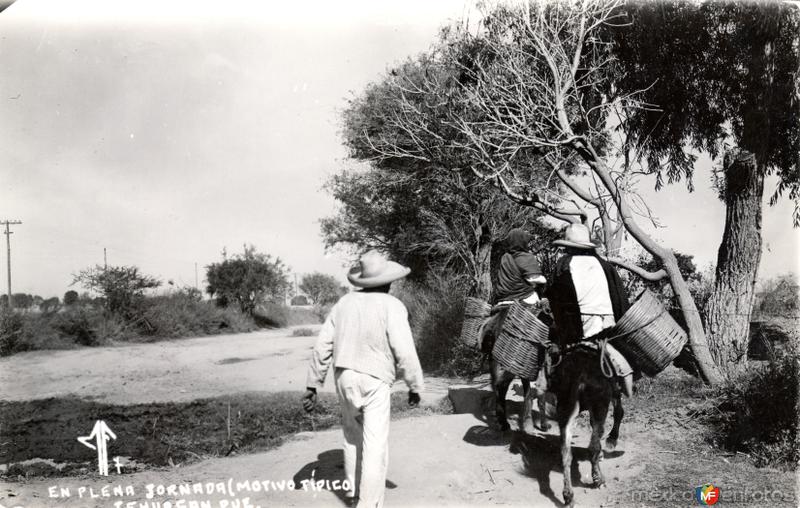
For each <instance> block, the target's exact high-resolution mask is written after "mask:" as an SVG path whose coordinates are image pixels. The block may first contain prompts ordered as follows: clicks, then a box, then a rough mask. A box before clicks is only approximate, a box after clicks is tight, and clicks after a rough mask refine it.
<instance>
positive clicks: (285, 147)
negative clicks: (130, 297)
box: [0, 0, 798, 297]
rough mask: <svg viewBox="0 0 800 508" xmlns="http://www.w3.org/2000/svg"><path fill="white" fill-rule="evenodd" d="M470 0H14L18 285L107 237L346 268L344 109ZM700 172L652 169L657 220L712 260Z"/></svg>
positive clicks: (3, 72) (143, 261)
mask: <svg viewBox="0 0 800 508" xmlns="http://www.w3.org/2000/svg"><path fill="white" fill-rule="evenodd" d="M464 12H468V11H467V10H465V3H464V0H444V1H443V0H436V1H435V2H434V1H425V0H415V1H409V0H403V1H399V0H397V1H395V0H392V1H367V0H364V1H335V2H334V1H321V0H320V1H317V0H315V1H304V2H285V1H284V2H242V1H239V2H237V1H226V2H218V1H215V2H210V1H205V2H204V1H200V2H198V1H193V2H174V1H173V2H169V1H166V0H160V1H152V0H151V1H142V0H137V1H135V2H122V1H117V2H108V1H100V0H95V1H70V2H63V1H61V0H51V1H39V0H17V2H15V3H14V4H13V5H12V6H11V7H9V8H8V9H7V10H5V11H4V12H2V13H1V14H0V37H1V39H0V138H2V139H3V143H2V145H0V220H5V219H19V220H22V221H23V224H21V225H18V226H13V231H14V234H13V235H12V282H13V286H12V289H13V291H14V292H28V293H34V294H40V295H42V296H44V297H48V296H53V295H57V296H62V295H63V293H64V292H65V291H66V290H68V289H71V288H70V286H69V284H70V283H71V281H72V274H74V273H77V272H78V271H79V270H81V269H83V268H86V267H89V266H91V265H93V264H96V263H100V264H102V262H103V248H104V247H105V248H107V252H108V262H109V264H114V265H136V266H139V267H140V268H141V269H142V270H143V271H144V272H145V273H148V274H151V275H155V276H158V277H160V278H161V279H162V280H165V281H166V280H168V279H172V280H174V281H175V282H176V284H178V285H194V283H195V268H194V267H195V263H197V264H198V266H199V272H200V273H199V277H200V285H201V287H202V286H203V280H202V279H203V272H204V266H206V265H208V264H209V263H212V262H215V261H218V260H220V259H221V256H220V252H221V251H222V249H223V248H226V249H227V251H228V252H229V253H235V252H240V251H241V249H242V245H243V244H244V243H249V244H253V245H255V246H256V248H257V249H258V250H259V251H261V252H266V253H269V254H272V255H274V256H279V257H280V258H281V259H283V260H284V262H285V263H286V264H288V265H289V266H290V267H291V268H292V269H293V271H294V272H297V273H298V274H301V275H302V274H303V273H308V272H312V271H322V272H326V273H331V274H334V275H336V276H337V277H338V278H339V279H340V280H342V281H344V277H343V271H344V269H343V266H342V265H343V263H344V262H345V260H344V259H342V258H341V257H340V256H338V255H335V254H334V255H329V256H326V255H325V253H324V249H323V245H322V241H321V238H320V234H319V226H318V220H319V219H320V218H322V217H324V216H327V215H330V214H331V213H332V211H333V209H334V202H333V200H332V199H331V198H330V197H329V196H327V195H326V194H325V193H324V192H323V191H322V189H321V187H322V184H323V183H324V181H325V180H326V178H327V177H328V176H329V175H330V174H332V173H333V172H336V171H338V170H340V169H341V168H342V167H343V165H344V164H345V160H344V157H345V151H344V149H343V147H342V146H341V140H340V137H339V135H338V130H339V116H338V113H339V111H341V109H342V108H343V107H344V106H345V104H346V99H347V98H348V97H349V96H350V94H351V92H358V91H359V90H362V89H363V88H364V86H365V85H366V84H367V83H369V82H370V81H374V80H376V79H379V78H380V76H381V74H382V73H383V72H384V71H385V70H386V68H387V67H389V66H391V65H392V64H394V63H397V62H399V61H401V60H402V59H404V58H405V57H407V56H411V55H414V54H416V53H419V52H421V51H424V50H425V49H426V48H428V47H429V45H430V44H431V42H432V41H433V40H434V38H435V36H436V33H437V30H438V28H439V27H440V26H441V25H442V24H445V23H447V22H448V19H454V18H459V17H461V16H462V15H463V13H464ZM705 165H706V166H707V165H708V164H707V163H706V164H705ZM696 186H697V189H698V190H697V192H696V193H695V194H692V195H690V194H688V193H687V192H686V191H685V190H684V188H683V187H680V186H679V187H675V188H670V189H668V191H662V192H661V193H658V194H655V193H653V192H651V191H649V190H647V189H649V188H650V187H652V183H651V182H648V181H643V182H642V187H643V188H644V189H645V190H644V193H645V195H646V196H648V198H649V199H651V202H652V205H653V208H654V210H655V212H656V214H657V215H659V217H660V219H661V221H662V223H663V224H664V225H665V226H666V227H665V228H663V229H660V230H658V231H655V233H654V234H655V235H656V236H657V237H658V238H659V239H661V240H663V242H664V243H666V244H667V245H670V246H672V247H674V248H676V249H678V250H680V251H682V252H688V253H690V254H694V255H695V256H696V258H697V260H698V262H699V263H700V264H701V265H704V264H708V263H711V262H712V261H713V260H714V259H715V256H716V249H717V247H718V245H719V240H720V238H721V234H722V227H723V223H724V213H725V211H724V207H723V206H722V205H721V203H719V202H718V200H717V199H716V198H715V197H714V194H713V192H712V191H711V190H709V187H710V185H709V177H708V172H707V168H706V169H703V168H700V170H698V175H697V178H696ZM773 189H774V181H771V180H770V181H769V182H768V185H767V193H769V192H771V191H772V190H773ZM791 211H792V205H791V203H789V202H787V201H783V202H781V203H780V204H779V205H778V206H776V207H774V208H772V209H765V215H764V239H765V251H764V255H763V258H762V259H763V261H762V270H761V274H762V275H764V276H771V275H774V274H776V273H783V272H787V271H790V270H796V269H797V268H796V265H797V246H798V232H797V231H796V230H793V229H792V227H791ZM0 240H2V241H4V240H5V238H4V237H0ZM0 253H2V254H0V260H2V265H0V268H2V270H0V273H2V276H0V290H2V292H5V291H6V275H5V262H6V256H5V248H4V246H3V248H2V249H0ZM73 289H78V290H80V288H73Z"/></svg>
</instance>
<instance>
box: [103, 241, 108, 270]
mask: <svg viewBox="0 0 800 508" xmlns="http://www.w3.org/2000/svg"><path fill="white" fill-rule="evenodd" d="M103 270H108V257H106V248H105V247H103Z"/></svg>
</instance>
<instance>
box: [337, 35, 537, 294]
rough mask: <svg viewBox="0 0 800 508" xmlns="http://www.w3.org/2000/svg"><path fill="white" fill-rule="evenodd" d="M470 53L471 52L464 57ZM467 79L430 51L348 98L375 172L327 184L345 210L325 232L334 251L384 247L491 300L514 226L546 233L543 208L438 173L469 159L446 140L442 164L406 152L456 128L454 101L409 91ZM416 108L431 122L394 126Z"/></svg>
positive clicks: (355, 146) (360, 147)
mask: <svg viewBox="0 0 800 508" xmlns="http://www.w3.org/2000/svg"><path fill="white" fill-rule="evenodd" d="M444 48H446V47H445V46H444V45H443V49H442V50H443V51H444V50H445V49H444ZM468 51H469V50H468ZM468 51H467V52H465V53H468ZM462 57H463V58H467V57H468V55H467V54H465V55H462V56H459V57H457V58H462ZM454 58H456V57H455V56H454ZM460 74H461V71H460V70H459V69H457V68H455V67H453V68H444V67H442V66H437V65H436V64H435V58H434V57H433V56H431V55H422V56H420V57H418V58H416V59H411V60H409V61H407V62H405V63H404V64H402V65H400V66H398V67H397V68H395V69H392V70H391V71H390V72H389V73H388V74H387V75H386V76H385V78H384V79H383V80H381V81H379V82H378V83H375V84H372V85H370V86H369V87H368V88H367V89H366V90H365V91H364V93H363V94H360V95H359V96H357V97H356V98H354V99H353V100H351V101H350V103H349V105H348V108H347V109H346V110H345V112H344V117H343V119H344V129H343V133H344V140H345V144H346V146H347V147H348V148H349V150H350V156H351V157H352V158H353V159H355V160H360V161H364V162H366V163H368V166H367V167H366V168H360V169H355V170H349V171H343V172H341V173H340V174H338V175H335V176H334V177H333V178H331V180H330V181H329V182H328V184H327V188H328V190H329V192H330V193H331V194H332V195H333V196H334V198H336V200H337V201H338V202H339V203H340V205H341V208H340V209H339V213H338V214H337V215H336V216H334V217H330V218H327V219H324V220H323V221H322V232H323V236H324V237H325V240H326V243H327V245H328V246H333V245H342V244H345V245H351V246H354V247H355V248H356V249H357V250H364V249H366V248H380V249H382V250H385V251H387V252H389V253H390V255H391V256H392V257H393V258H394V259H396V260H398V261H399V262H401V263H403V264H405V265H407V266H410V267H411V269H412V272H411V276H410V277H411V278H412V279H417V280H420V281H422V280H425V278H426V275H427V273H428V272H429V271H431V270H435V271H443V272H446V273H448V274H449V275H450V276H456V277H463V278H465V279H466V281H467V282H468V286H470V287H471V292H472V293H473V294H475V295H478V296H482V297H484V298H487V297H488V296H489V295H490V293H491V290H492V281H491V278H490V273H491V265H492V260H493V254H492V253H493V248H494V247H495V246H497V244H498V242H499V241H501V240H502V239H503V238H505V236H506V235H507V233H508V231H509V230H510V229H512V228H514V227H526V228H527V229H529V230H531V232H532V233H533V234H534V235H538V234H539V233H546V232H547V231H548V228H547V227H545V226H544V225H543V224H542V223H541V222H539V217H540V215H541V214H540V213H539V212H537V211H536V210H533V209H525V208H520V207H519V206H516V205H515V204H513V203H510V202H509V201H508V200H506V199H505V198H504V197H503V195H502V193H500V192H497V191H493V190H491V189H489V191H488V192H487V189H485V188H481V186H480V185H477V184H479V183H480V182H479V181H478V180H477V179H476V177H475V176H474V175H472V174H471V173H469V172H458V171H437V169H440V166H442V165H444V166H446V167H448V168H459V167H464V166H468V165H469V164H470V162H471V159H470V158H469V156H465V154H466V152H465V151H464V150H458V149H453V148H450V147H447V146H444V145H441V144H439V145H438V146H437V147H438V148H440V150H439V151H438V158H437V159H436V162H432V161H431V160H426V159H422V158H417V157H413V156H412V157H410V156H407V155H408V154H407V152H406V151H405V150H406V147H411V146H413V144H414V143H415V142H417V141H418V140H419V138H420V137H423V138H427V139H429V140H430V142H431V143H434V142H435V141H436V140H439V139H448V138H450V137H451V136H453V135H454V129H453V128H452V127H451V126H449V125H448V124H447V123H446V122H445V121H444V120H446V117H447V115H448V112H447V109H448V108H449V107H450V106H451V104H449V103H447V102H446V101H442V100H441V97H439V96H438V95H437V94H436V93H431V94H426V93H418V94H409V93H406V91H405V90H407V89H408V90H421V88H419V85H420V84H421V83H423V82H424V80H425V79H427V77H429V76H432V75H435V79H436V80H437V82H440V83H443V84H444V83H450V82H452V81H453V80H455V79H458V76H459V75H460ZM409 108H410V109H413V110H415V111H418V112H420V113H421V114H424V116H425V118H426V119H427V120H428V124H427V125H425V126H424V127H421V126H419V125H413V126H407V125H399V124H397V123H396V122H393V121H392V119H393V118H394V117H395V115H397V114H402V112H403V111H404V110H406V109H409ZM398 112H400V113H398ZM365 133H370V136H373V137H377V138H380V139H385V138H386V139H388V138H390V139H392V140H393V144H392V145H391V146H389V145H388V144H385V143H383V144H380V145H376V144H374V143H373V142H372V138H369V137H365ZM376 154H377V155H379V157H376ZM467 155H468V154H467Z"/></svg>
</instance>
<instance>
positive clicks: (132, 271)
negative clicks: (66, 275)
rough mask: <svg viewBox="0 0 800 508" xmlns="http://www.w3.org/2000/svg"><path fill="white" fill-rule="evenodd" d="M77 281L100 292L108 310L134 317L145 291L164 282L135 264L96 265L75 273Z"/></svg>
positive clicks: (126, 316)
mask: <svg viewBox="0 0 800 508" xmlns="http://www.w3.org/2000/svg"><path fill="white" fill-rule="evenodd" d="M73 284H80V285H81V287H83V288H85V289H88V290H89V291H93V292H95V293H98V294H100V295H101V297H102V298H103V302H104V306H105V308H106V309H107V310H108V311H110V312H113V313H114V314H117V315H120V316H122V317H124V318H132V317H134V315H135V311H136V308H137V305H138V304H139V303H140V302H141V300H142V299H143V298H144V295H145V291H146V290H148V289H154V288H157V287H159V286H160V285H161V281H159V280H158V279H156V278H155V277H151V276H149V275H144V274H142V273H140V272H139V268H138V267H135V266H109V267H103V266H100V265H96V266H94V267H92V268H88V269H86V270H82V271H81V272H80V273H78V274H77V275H75V276H74V281H73Z"/></svg>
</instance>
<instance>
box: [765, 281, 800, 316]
mask: <svg viewBox="0 0 800 508" xmlns="http://www.w3.org/2000/svg"><path fill="white" fill-rule="evenodd" d="M799 288H800V286H798V282H797V275H796V274H794V273H788V274H783V275H778V276H776V277H773V278H771V279H767V280H766V281H764V282H763V283H762V285H761V291H760V294H759V296H760V302H759V305H758V311H759V312H760V313H761V314H764V315H768V316H782V317H796V316H797V315H798V303H799V302H798V300H800V289H799Z"/></svg>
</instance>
